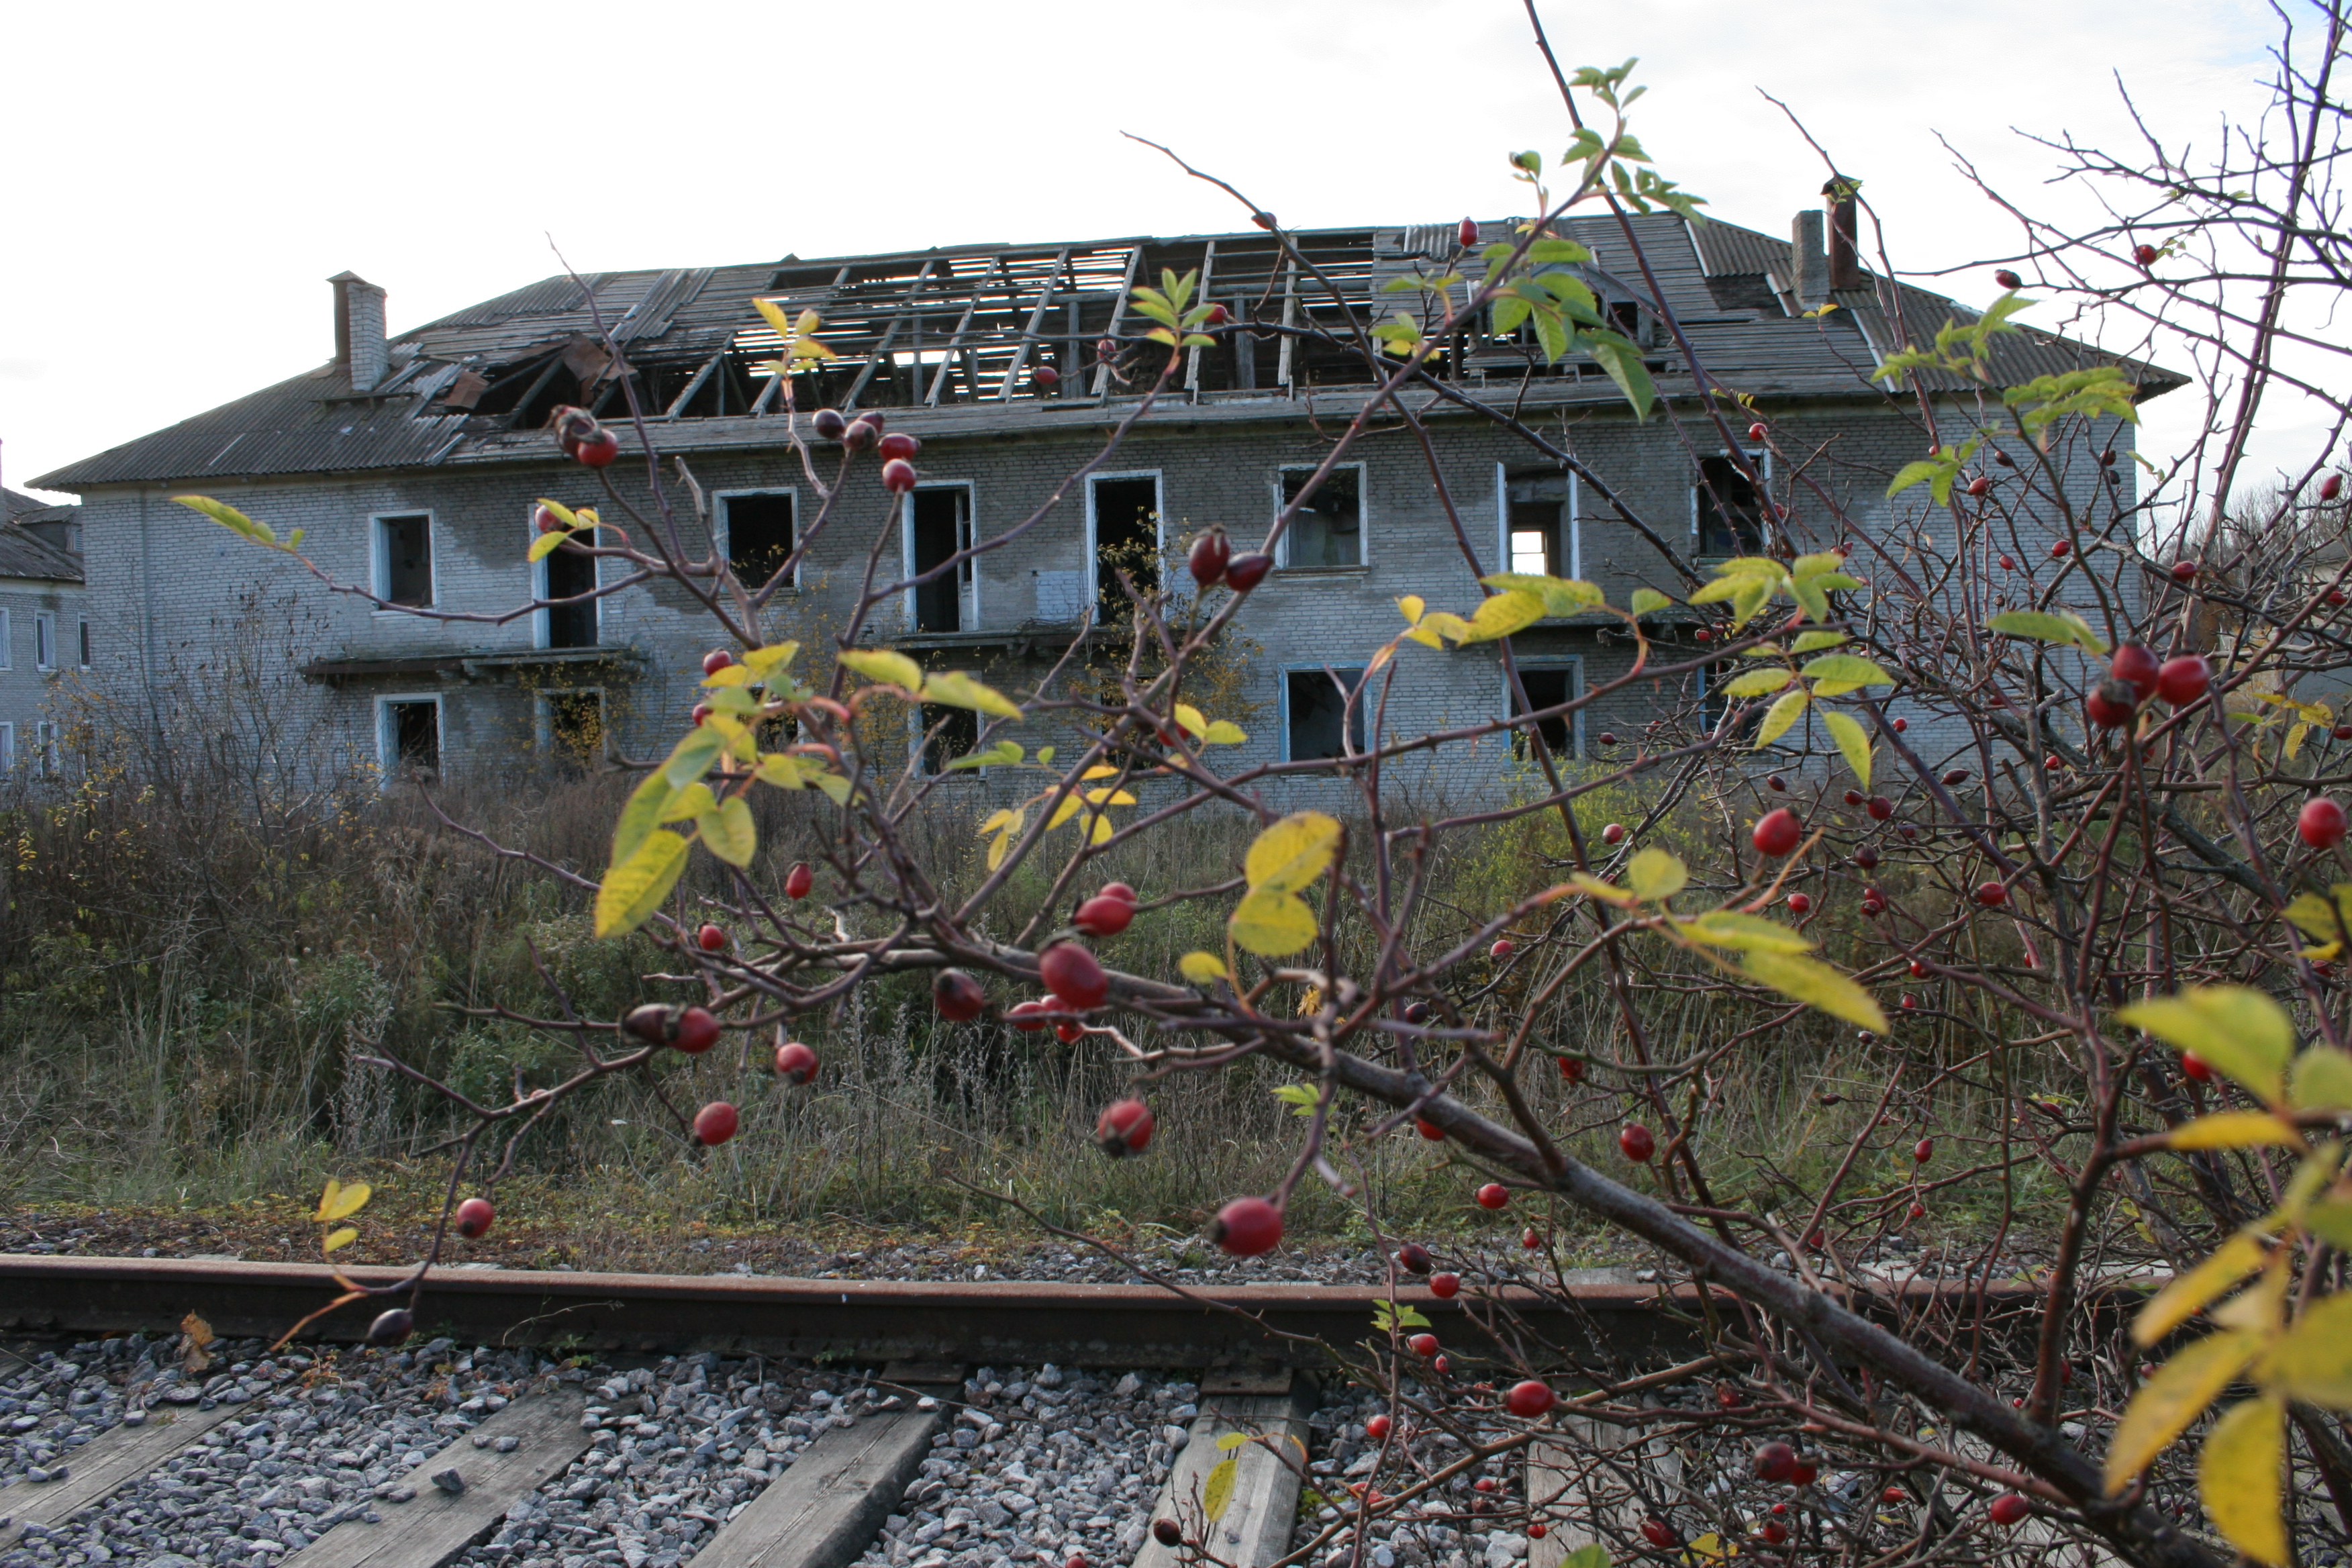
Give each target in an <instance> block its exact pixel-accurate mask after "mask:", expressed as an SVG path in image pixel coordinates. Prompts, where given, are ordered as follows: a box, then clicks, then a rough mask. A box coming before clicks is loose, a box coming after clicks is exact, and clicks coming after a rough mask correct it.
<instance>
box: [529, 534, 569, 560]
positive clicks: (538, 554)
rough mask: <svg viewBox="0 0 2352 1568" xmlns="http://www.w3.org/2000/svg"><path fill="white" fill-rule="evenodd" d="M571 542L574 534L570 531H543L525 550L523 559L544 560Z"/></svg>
mask: <svg viewBox="0 0 2352 1568" xmlns="http://www.w3.org/2000/svg"><path fill="white" fill-rule="evenodd" d="M571 542H572V536H571V535H570V534H568V533H542V534H541V535H540V536H539V537H538V538H536V539H534V540H532V541H531V542H530V549H529V550H527V551H525V552H523V559H524V560H526V561H544V560H546V559H547V558H548V557H549V556H551V555H552V554H554V553H555V552H557V551H558V550H561V549H562V548H563V547H564V546H565V545H566V544H569V543H571Z"/></svg>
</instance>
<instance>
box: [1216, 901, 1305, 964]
mask: <svg viewBox="0 0 2352 1568" xmlns="http://www.w3.org/2000/svg"><path fill="white" fill-rule="evenodd" d="M1226 929H1227V930H1228V931H1231V933H1232V935H1233V939H1234V943H1235V944H1236V945H1237V946H1240V947H1242V948H1245V949H1246V950H1248V951H1249V952H1255V953H1256V954H1257V955H1258V956H1259V957H1260V958H1281V957H1283V956H1285V955H1286V954H1288V953H1293V952H1297V951H1298V950H1299V949H1301V948H1303V947H1305V946H1307V944H1308V943H1309V942H1313V941H1314V940H1315V931H1316V926H1315V911H1314V910H1312V909H1311V908H1309V907H1308V906H1307V900H1304V899H1302V898H1300V897H1299V896H1298V895H1297V893H1289V892H1283V891H1281V890H1279V889H1272V888H1260V889H1256V890H1255V891H1254V892H1252V893H1250V894H1248V895H1247V896H1246V897H1244V899H1243V900H1242V901H1241V903H1240V904H1239V905H1237V906H1236V907H1235V908H1234V914H1233V919H1232V920H1231V921H1228V922H1227V927H1226Z"/></svg>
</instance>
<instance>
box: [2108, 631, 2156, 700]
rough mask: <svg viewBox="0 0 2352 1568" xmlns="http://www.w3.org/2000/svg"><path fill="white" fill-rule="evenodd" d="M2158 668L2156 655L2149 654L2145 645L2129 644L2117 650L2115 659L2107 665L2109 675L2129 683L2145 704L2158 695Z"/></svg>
mask: <svg viewBox="0 0 2352 1568" xmlns="http://www.w3.org/2000/svg"><path fill="white" fill-rule="evenodd" d="M2107 673H2108V674H2109V675H2112V676H2114V677H2115V678H2116V679H2117V680H2120V681H2124V682H2126V683H2127V684H2128V685H2129V686H2130V687H2131V689H2133V690H2134V691H2137V692H2138V693H2139V700H2141V701H2142V702H2145V701H2147V700H2148V699H2149V698H2151V697H2153V696H2155V695H2156V682H2157V675H2158V665H2157V660H2156V655H2154V654H2152V653H2150V652H2148V651H2147V647H2146V646H2145V645H2144V644H2140V643H2136V642H2127V643H2126V644H2124V645H2123V646H2122V647H2119V648H2117V649H2116V656H2115V658H2113V659H2111V660H2110V661H2109V662H2108V664H2107Z"/></svg>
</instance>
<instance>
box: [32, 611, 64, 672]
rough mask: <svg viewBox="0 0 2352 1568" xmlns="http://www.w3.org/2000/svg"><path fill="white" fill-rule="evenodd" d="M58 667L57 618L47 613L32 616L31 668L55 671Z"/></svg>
mask: <svg viewBox="0 0 2352 1568" xmlns="http://www.w3.org/2000/svg"><path fill="white" fill-rule="evenodd" d="M57 667H58V618H57V616H52V615H49V614H47V612H45V611H44V612H37V613H36V614H35V615H34V616H33V668H35V669H55V668H57Z"/></svg>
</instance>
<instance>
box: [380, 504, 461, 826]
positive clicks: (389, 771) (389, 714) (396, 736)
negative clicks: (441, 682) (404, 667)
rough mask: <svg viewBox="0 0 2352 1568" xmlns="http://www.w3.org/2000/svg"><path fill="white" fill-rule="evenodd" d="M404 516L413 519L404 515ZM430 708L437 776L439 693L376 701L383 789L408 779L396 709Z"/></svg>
mask: <svg viewBox="0 0 2352 1568" xmlns="http://www.w3.org/2000/svg"><path fill="white" fill-rule="evenodd" d="M402 515H404V516H407V515H412V514H408V513H403V514H402ZM426 704H429V705H430V706H431V707H432V710H433V761H432V763H430V764H429V765H428V766H427V768H426V769H425V771H426V772H427V773H431V774H433V775H435V776H438V775H439V774H440V773H441V771H442V764H443V762H444V760H445V755H444V754H445V753H446V751H447V750H448V746H447V741H448V731H447V727H446V724H445V723H444V722H443V721H444V720H445V719H446V717H447V715H446V713H445V712H444V711H443V710H442V706H441V693H439V692H437V691H386V692H383V693H382V694H381V695H379V696H378V697H377V698H376V700H375V762H376V779H377V783H378V784H379V786H380V787H382V788H384V789H390V788H392V787H393V786H394V784H398V783H400V782H401V780H402V779H404V778H405V777H407V776H408V774H407V768H406V766H405V764H404V763H403V761H402V759H401V755H400V731H399V719H398V717H397V715H395V714H394V711H393V710H394V709H395V708H407V707H415V706H419V705H426Z"/></svg>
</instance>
